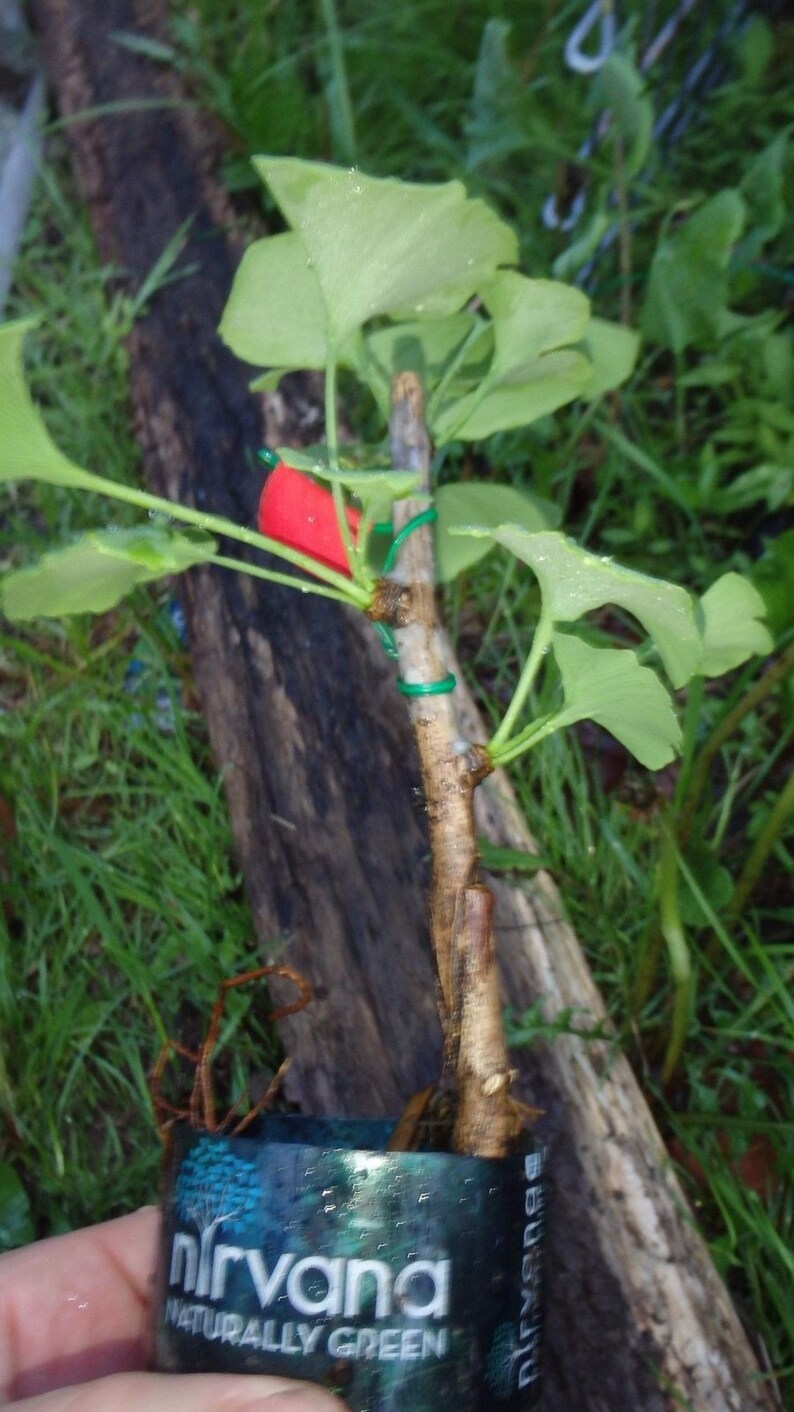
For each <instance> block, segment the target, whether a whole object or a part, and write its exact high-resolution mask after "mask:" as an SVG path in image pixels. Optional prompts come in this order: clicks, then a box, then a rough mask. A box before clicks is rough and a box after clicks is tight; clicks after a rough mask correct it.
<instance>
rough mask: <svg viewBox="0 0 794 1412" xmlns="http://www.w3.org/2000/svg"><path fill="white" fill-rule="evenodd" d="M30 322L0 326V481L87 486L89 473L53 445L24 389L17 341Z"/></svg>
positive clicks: (92, 481) (91, 482)
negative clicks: (28, 481) (34, 481)
mask: <svg viewBox="0 0 794 1412" xmlns="http://www.w3.org/2000/svg"><path fill="white" fill-rule="evenodd" d="M34 327H35V320H33V319H18V320H15V321H14V322H13V323H8V324H3V326H2V327H1V328H0V482H2V481H15V480H38V481H46V482H47V484H49V485H73V486H78V487H80V488H87V489H92V488H94V486H95V478H94V477H93V476H92V475H91V474H90V472H89V471H84V470H83V469H82V467H80V466H76V465H75V464H74V462H73V461H70V460H69V458H68V456H64V454H63V452H62V451H59V450H58V447H57V446H56V445H55V442H54V441H53V440H52V438H51V436H50V434H49V432H48V431H47V428H46V426H45V425H44V422H43V420H42V417H41V413H40V412H39V410H38V408H37V407H36V405H35V403H34V402H33V399H32V398H31V395H30V393H29V392H28V386H27V382H26V380H25V368H24V363H23V359H22V345H23V343H24V340H25V335H26V334H27V333H28V332H29V331H30V329H32V328H34Z"/></svg>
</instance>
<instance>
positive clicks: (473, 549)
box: [433, 480, 560, 583]
mask: <svg viewBox="0 0 794 1412" xmlns="http://www.w3.org/2000/svg"><path fill="white" fill-rule="evenodd" d="M433 504H434V505H435V507H436V510H437V512H438V521H437V523H436V534H435V539H436V572H437V576H438V578H439V580H440V581H441V582H442V583H447V582H449V581H450V580H451V579H454V578H457V576H458V574H461V573H463V571H464V570H465V569H469V568H471V566H472V565H473V564H476V563H477V561H478V560H479V559H482V558H483V557H484V555H486V554H487V553H489V551H490V550H491V549H492V548H493V546H494V543H495V541H494V540H492V539H486V538H485V537H482V538H476V539H475V538H474V536H472V535H461V534H458V533H456V531H457V530H458V529H459V528H460V527H461V525H467V524H471V523H472V522H473V521H476V523H477V524H478V525H482V526H488V525H494V526H496V525H503V524H504V523H505V522H506V521H509V522H510V523H511V524H514V525H520V526H521V527H522V529H525V530H528V531H529V532H530V533H531V534H532V533H536V532H537V531H538V530H545V529H553V528H554V526H555V525H557V524H559V520H560V512H559V510H558V508H557V506H556V505H553V504H552V502H551V501H550V500H543V499H542V498H541V497H540V496H537V495H532V494H530V492H529V491H526V490H518V489H517V488H516V487H515V486H512V485H497V484H495V483H494V482H493V481H472V480H467V481H459V482H457V483H451V484H449V485H441V486H439V487H438V489H437V491H436V493H435V495H434V496H433Z"/></svg>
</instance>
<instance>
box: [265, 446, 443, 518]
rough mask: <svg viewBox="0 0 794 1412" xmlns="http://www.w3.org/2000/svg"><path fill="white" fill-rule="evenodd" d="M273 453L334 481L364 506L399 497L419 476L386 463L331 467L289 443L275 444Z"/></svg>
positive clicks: (415, 484) (409, 491)
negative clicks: (369, 467)
mask: <svg viewBox="0 0 794 1412" xmlns="http://www.w3.org/2000/svg"><path fill="white" fill-rule="evenodd" d="M276 454H277V455H278V456H279V457H280V459H281V460H282V461H283V462H284V464H285V465H287V466H292V467H293V468H294V469H295V470H296V471H306V472H307V473H308V474H309V475H312V476H316V477H317V479H318V480H327V481H338V483H339V484H340V485H343V486H344V487H345V489H346V490H349V491H350V494H351V495H355V497H356V499H357V500H358V501H359V502H360V504H361V505H363V507H364V509H365V510H369V509H370V507H371V506H372V505H383V504H389V505H390V504H391V503H392V501H393V500H403V499H404V498H405V496H406V495H411V494H412V492H413V491H414V490H416V489H417V487H418V486H419V484H420V483H421V479H422V478H421V476H420V475H419V474H418V473H417V472H415V471H392V470H391V469H390V468H389V467H383V468H381V467H378V468H377V469H376V470H372V471H367V470H360V469H358V468H356V469H355V470H348V469H346V468H345V467H344V466H342V467H339V468H338V469H336V470H334V469H332V468H331V466H329V465H328V463H327V462H326V461H318V459H317V458H316V457H315V456H307V455H306V454H305V452H302V451H296V450H295V449H294V448H293V447H292V446H279V447H278V448H277V452H276Z"/></svg>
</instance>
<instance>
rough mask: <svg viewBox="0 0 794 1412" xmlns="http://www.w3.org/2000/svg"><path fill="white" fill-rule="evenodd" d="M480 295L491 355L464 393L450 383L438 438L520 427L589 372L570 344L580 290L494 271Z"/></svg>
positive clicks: (580, 311)
mask: <svg viewBox="0 0 794 1412" xmlns="http://www.w3.org/2000/svg"><path fill="white" fill-rule="evenodd" d="M480 293H481V295H482V299H483V302H484V303H485V305H486V307H487V309H488V312H489V313H490V314H491V316H492V319H493V336H494V353H493V359H492V361H491V365H490V367H489V369H488V371H487V373H486V374H485V376H484V377H483V378H482V380H481V382H480V385H479V386H478V387H476V388H475V389H473V390H472V391H471V392H469V393H468V395H465V396H463V397H461V396H460V395H459V389H457V388H455V387H451V388H450V398H449V400H448V402H447V403H446V404H445V406H444V407H442V408H441V410H440V412H439V413H438V414H437V416H436V419H435V422H434V431H435V434H436V438H437V440H438V441H439V442H443V441H449V440H452V439H453V438H458V437H460V438H463V439H464V440H466V441H470V440H471V441H474V440H480V438H482V437H484V436H490V435H491V433H492V432H495V431H503V430H506V429H507V428H508V427H515V426H525V425H528V424H529V423H530V422H533V421H537V419H538V418H539V417H542V416H546V415H547V414H548V413H549V412H553V411H556V409H557V408H558V407H561V406H563V405H564V404H565V403H566V402H570V401H572V399H573V398H574V397H578V396H579V394H580V393H581V392H583V391H584V389H585V388H586V386H587V383H588V381H589V380H590V379H591V377H592V368H591V365H590V363H589V361H588V359H587V358H585V357H584V356H583V355H582V353H580V352H578V351H577V350H575V349H573V348H571V347H570V345H571V344H575V343H579V342H580V341H581V339H582V338H584V336H585V332H586V330H587V325H588V321H589V318H590V305H589V303H588V300H587V299H586V297H585V295H584V294H582V293H581V291H580V290H578V289H572V288H571V287H570V286H568V285H565V284H559V283H557V282H556V281H555V280H546V279H527V278H526V276H524V275H520V274H517V273H516V272H515V271H513V270H501V271H499V273H498V274H497V275H496V276H495V277H494V278H493V279H492V280H491V281H490V283H489V284H487V285H485V286H483V287H482V288H481V290H480Z"/></svg>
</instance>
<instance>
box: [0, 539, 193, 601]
mask: <svg viewBox="0 0 794 1412" xmlns="http://www.w3.org/2000/svg"><path fill="white" fill-rule="evenodd" d="M215 548H216V546H215V541H214V540H212V539H210V538H209V536H208V535H204V534H200V533H190V532H187V533H185V532H180V531H178V530H173V529H166V528H163V527H160V526H157V525H142V526H141V527H140V528H135V529H127V530H121V529H119V530H115V529H108V530H93V531H91V532H90V533H89V534H86V535H83V537H82V538H81V539H79V540H77V541H76V543H74V544H69V545H67V546H66V547H65V548H63V549H54V550H52V552H51V553H49V554H45V555H44V557H43V558H42V559H40V560H39V562H38V563H37V564H34V565H32V566H31V567H30V568H28V569H18V570H17V571H16V572H14V573H10V574H7V575H6V576H5V577H4V579H3V581H2V583H1V584H0V605H1V606H2V611H3V613H4V614H5V616H6V617H7V618H10V619H11V620H12V622H19V621H22V620H25V619H29V618H40V617H43V618H60V617H66V616H68V615H69V614H70V613H103V612H105V611H106V610H107V609H108V608H113V607H115V605H116V604H117V603H120V602H121V600H122V598H124V597H125V596H126V595H127V594H128V593H130V592H131V591H132V589H133V588H135V587H136V586H137V585H138V584H140V583H148V582H150V581H151V580H153V579H159V578H163V577H164V576H165V575H167V574H177V573H181V571H182V570H183V569H188V568H190V566H191V565H192V564H200V563H203V562H206V560H207V559H208V558H210V557H211V556H212V554H214V552H215Z"/></svg>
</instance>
